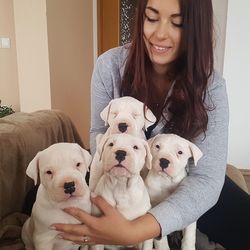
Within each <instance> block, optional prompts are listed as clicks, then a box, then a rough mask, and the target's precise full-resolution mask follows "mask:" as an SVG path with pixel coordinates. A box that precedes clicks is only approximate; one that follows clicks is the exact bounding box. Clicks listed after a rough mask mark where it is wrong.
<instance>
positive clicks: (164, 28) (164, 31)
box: [156, 22, 170, 40]
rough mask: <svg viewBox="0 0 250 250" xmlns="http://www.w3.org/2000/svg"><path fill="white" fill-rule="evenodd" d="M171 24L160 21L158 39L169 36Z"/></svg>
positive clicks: (157, 32)
mask: <svg viewBox="0 0 250 250" xmlns="http://www.w3.org/2000/svg"><path fill="white" fill-rule="evenodd" d="M169 29H170V27H169V24H168V22H159V25H158V27H157V30H156V36H157V38H158V39H160V40H162V39H166V38H168V36H169Z"/></svg>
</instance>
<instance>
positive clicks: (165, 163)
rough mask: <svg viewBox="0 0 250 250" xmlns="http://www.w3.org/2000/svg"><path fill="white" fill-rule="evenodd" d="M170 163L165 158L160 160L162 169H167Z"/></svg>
mask: <svg viewBox="0 0 250 250" xmlns="http://www.w3.org/2000/svg"><path fill="white" fill-rule="evenodd" d="M169 163H170V161H169V160H167V159H165V158H161V159H160V166H161V168H162V169H165V168H167V167H168V164H169Z"/></svg>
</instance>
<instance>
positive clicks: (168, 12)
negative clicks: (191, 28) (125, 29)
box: [143, 0, 182, 74]
mask: <svg viewBox="0 0 250 250" xmlns="http://www.w3.org/2000/svg"><path fill="white" fill-rule="evenodd" d="M181 27H182V17H181V15H180V4H179V0H148V3H147V6H146V9H145V19H144V27H143V28H144V42H145V46H146V48H147V52H148V56H149V58H150V60H151V62H152V64H153V67H154V69H155V71H156V72H158V73H163V74H164V73H166V72H167V69H168V65H169V64H170V63H171V62H173V61H174V60H175V59H177V57H178V55H179V51H180V42H181V31H182V28H181Z"/></svg>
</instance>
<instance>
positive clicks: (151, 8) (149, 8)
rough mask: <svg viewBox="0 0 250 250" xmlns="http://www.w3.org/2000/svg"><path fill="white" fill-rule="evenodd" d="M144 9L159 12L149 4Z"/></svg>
mask: <svg viewBox="0 0 250 250" xmlns="http://www.w3.org/2000/svg"><path fill="white" fill-rule="evenodd" d="M146 9H148V10H151V11H153V12H154V13H155V14H159V11H158V10H156V9H154V8H153V7H151V6H147V7H146Z"/></svg>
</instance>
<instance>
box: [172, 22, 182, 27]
mask: <svg viewBox="0 0 250 250" xmlns="http://www.w3.org/2000/svg"><path fill="white" fill-rule="evenodd" d="M172 25H173V26H175V27H177V28H181V27H182V23H175V22H172Z"/></svg>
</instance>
